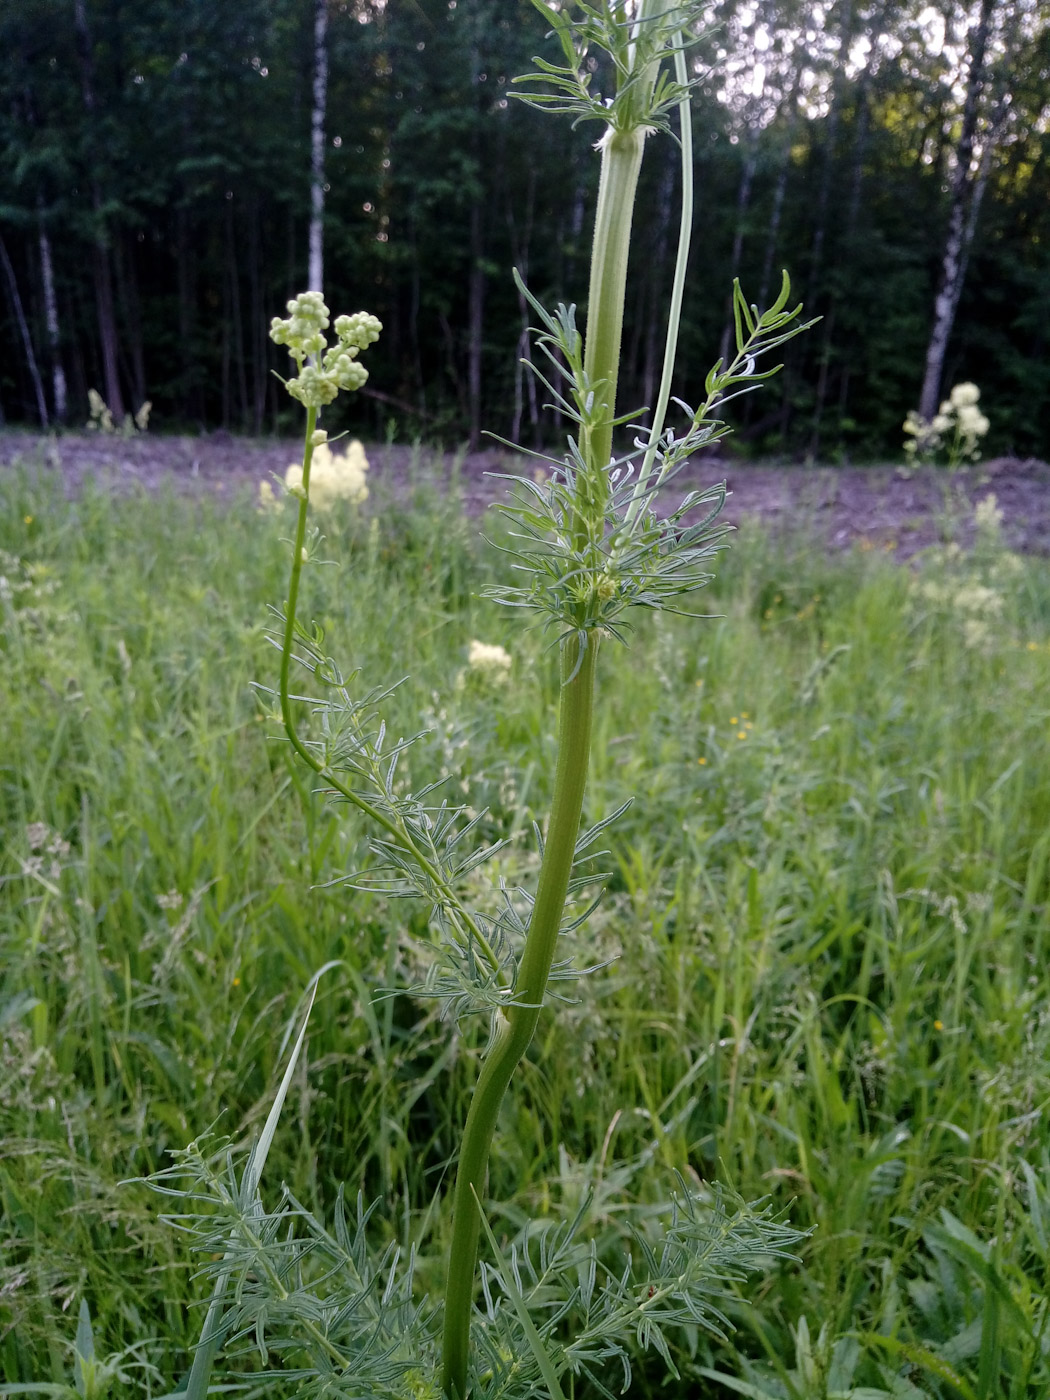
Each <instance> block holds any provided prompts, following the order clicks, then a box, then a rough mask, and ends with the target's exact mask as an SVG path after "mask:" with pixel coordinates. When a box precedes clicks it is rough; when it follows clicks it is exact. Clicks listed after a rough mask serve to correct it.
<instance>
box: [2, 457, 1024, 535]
mask: <svg viewBox="0 0 1050 1400" xmlns="http://www.w3.org/2000/svg"><path fill="white" fill-rule="evenodd" d="M298 450H299V448H298V445H297V444H296V443H294V442H291V441H280V440H276V439H273V438H269V439H250V438H235V437H232V436H230V435H229V434H227V433H210V434H207V435H204V436H200V437H190V436H184V437H161V436H155V435H152V434H140V435H136V436H135V437H131V438H123V437H120V436H104V435H102V434H99V433H63V434H62V435H61V436H60V437H44V436H42V435H41V434H39V433H30V432H20V431H16V430H7V431H4V432H2V433H0V470H4V469H11V468H14V467H15V466H17V465H18V464H21V465H22V466H24V467H25V468H27V469H29V470H32V471H41V472H46V473H51V472H58V473H60V474H61V476H62V480H63V484H64V488H65V490H66V491H67V492H69V493H70V494H76V492H77V491H79V490H80V488H81V487H82V485H83V483H84V482H85V481H86V480H87V479H89V478H93V479H94V480H95V481H96V482H97V483H98V484H99V485H101V486H104V487H106V488H107V489H111V490H115V491H128V490H134V489H137V488H139V489H145V490H147V491H157V490H162V489H165V488H166V489H169V490H174V491H176V492H178V493H179V494H184V495H189V496H194V495H204V494H211V495H212V496H215V497H217V498H219V499H226V500H233V499H235V498H237V497H238V496H244V495H245V494H246V493H249V492H255V491H257V490H258V484H259V483H260V482H262V481H266V480H269V479H271V478H272V477H273V476H275V475H276V476H278V477H283V475H284V471H285V469H286V467H287V466H288V465H289V463H291V462H292V461H294V460H295V458H296V456H297V453H298ZM366 450H367V454H368V459H369V463H370V465H371V470H370V473H369V484H370V488H371V498H370V501H369V504H368V507H367V509H369V510H377V511H382V510H386V509H397V508H402V509H403V508H404V506H405V505H406V504H407V503H409V502H410V501H411V500H412V499H413V496H414V495H415V493H416V492H417V491H418V490H419V489H421V488H422V489H424V490H426V489H430V490H436V491H439V492H441V491H448V490H455V491H457V492H458V493H459V496H460V498H461V500H462V503H463V509H464V510H465V511H466V512H467V513H468V514H469V515H472V516H476V515H480V514H481V513H482V511H483V510H484V509H485V508H486V507H487V506H488V505H490V504H491V503H492V502H493V501H495V500H499V499H502V498H505V495H506V491H507V483H506V482H505V481H502V480H500V479H499V476H498V475H496V476H494V475H493V473H506V472H522V473H524V474H528V475H532V473H533V469H534V467H535V465H536V464H535V463H534V462H533V461H532V460H530V459H528V458H522V457H514V456H512V455H511V454H509V453H506V452H500V451H495V450H487V451H482V452H472V453H468V454H466V455H465V456H464V455H463V454H462V453H459V454H452V453H440V452H435V451H431V450H429V449H420V448H412V447H401V446H396V445H394V446H387V445H383V444H375V445H373V446H370V447H368V448H367V449H366ZM723 480H724V481H726V483H727V485H728V487H729V491H730V493H731V494H730V498H729V501H728V503H727V506H726V516H727V518H728V519H729V520H731V521H732V522H733V523H734V524H743V523H745V522H746V521H748V520H757V521H760V522H762V523H764V524H766V525H769V526H772V527H774V528H777V529H779V528H781V527H786V528H790V529H792V530H800V531H809V532H810V533H812V534H813V535H814V537H815V538H817V539H819V540H822V541H824V542H825V543H826V544H827V545H828V546H829V547H830V548H833V549H847V548H849V547H851V546H853V545H858V546H860V547H862V548H872V549H883V550H886V551H887V552H893V553H895V554H897V555H898V556H899V557H901V558H908V557H909V556H911V555H912V554H914V553H916V552H917V551H918V550H920V549H922V548H925V547H926V546H927V545H930V544H932V543H934V542H935V541H936V540H937V539H938V538H939V537H940V536H941V534H942V532H943V529H944V525H945V521H946V518H947V517H948V515H949V514H951V515H952V516H953V517H954V518H955V519H956V520H957V521H959V520H960V519H961V521H962V523H961V525H960V526H959V528H958V534H959V536H960V537H961V538H962V540H963V541H964V542H965V540H966V537H967V534H968V531H969V530H971V529H972V525H971V524H970V520H969V518H970V517H972V513H973V510H972V508H973V506H975V505H976V503H977V502H978V501H980V500H982V499H983V498H984V497H986V496H988V495H989V494H994V496H995V498H996V501H997V503H998V506H999V508H1000V510H1001V511H1002V513H1003V537H1004V540H1005V542H1006V544H1007V545H1008V546H1009V547H1010V548H1011V549H1014V550H1017V551H1019V552H1021V553H1025V554H1041V555H1050V464H1047V463H1046V462H1042V461H1039V460H1038V459H1036V458H1029V459H1028V460H1022V459H1020V458H1017V457H998V458H995V459H994V460H991V461H988V462H981V463H978V464H977V465H976V466H974V467H971V468H968V469H966V470H964V471H960V472H958V473H956V474H955V475H954V476H949V474H948V473H947V472H945V471H943V470H937V469H935V468H922V469H919V470H917V471H908V470H906V469H905V468H903V467H900V466H874V467H802V466H794V465H789V466H767V465H762V466H755V465H749V464H746V463H740V462H737V461H735V460H729V459H725V458H716V457H712V458H709V459H705V460H697V461H696V462H695V463H694V464H691V465H690V467H689V468H688V470H687V473H684V474H683V475H682V476H681V477H680V478H679V480H678V484H677V485H676V488H675V492H674V494H675V496H676V498H677V496H678V495H679V494H680V493H684V491H685V490H687V489H688V488H690V487H695V486H700V485H710V484H712V483H714V482H718V481H723Z"/></svg>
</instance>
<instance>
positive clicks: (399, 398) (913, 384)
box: [0, 0, 1050, 461]
mask: <svg viewBox="0 0 1050 1400" xmlns="http://www.w3.org/2000/svg"><path fill="white" fill-rule="evenodd" d="M710 20H711V28H710V29H709V31H708V32H707V33H706V34H705V35H704V37H703V38H702V39H701V40H700V41H699V42H698V43H697V45H696V47H695V48H694V50H693V63H694V68H695V71H696V73H697V74H698V75H700V82H699V85H698V89H697V92H696V96H695V100H694V104H693V124H694V143H695V149H696V152H697V155H696V177H697V188H698V191H699V194H698V227H699V236H698V237H697V239H696V240H695V247H694V251H693V257H692V263H693V266H692V267H691V269H690V275H689V279H688V287H689V293H688V296H687V299H686V305H685V313H684V321H683V334H682V351H681V354H680V359H679V367H678V380H677V382H676V386H675V387H676V390H677V392H680V393H681V394H682V395H683V396H684V397H685V398H687V399H688V398H689V397H690V393H689V390H690V386H692V387H694V388H695V384H696V382H697V381H698V380H699V378H700V376H701V375H702V373H703V372H705V371H706V368H707V367H708V365H709V364H710V362H711V360H712V359H713V358H714V357H715V356H716V355H717V354H718V353H719V349H720V347H721V348H722V349H723V350H724V349H725V347H726V346H727V344H728V315H729V300H728V292H729V288H730V284H731V281H732V278H733V277H734V276H737V275H739V276H740V277H741V279H742V281H743V284H744V287H745V291H746V292H747V295H748V296H749V298H753V299H755V300H757V301H758V302H759V303H761V304H764V303H765V301H766V300H767V298H768V295H769V293H770V290H771V288H773V287H774V286H775V285H776V284H777V282H778V279H779V269H780V268H781V267H782V266H786V267H788V268H789V269H790V271H791V274H792V277H793V279H794V284H795V288H796V290H797V291H798V292H799V293H800V294H801V296H802V298H803V299H804V301H805V304H806V312H807V315H820V316H822V317H823V320H822V321H821V324H820V327H819V329H818V330H816V331H815V332H814V333H812V334H811V335H808V336H806V337H804V338H802V339H801V340H799V341H797V342H795V344H794V345H792V346H789V347H788V348H787V366H786V371H785V373H784V374H783V375H782V376H780V377H779V378H778V380H777V381H776V382H775V384H774V386H773V387H772V388H771V390H770V392H768V393H766V394H764V395H763V396H762V397H761V399H760V400H755V401H754V403H753V404H752V403H751V401H748V402H747V406H746V408H745V409H744V410H743V413H742V421H741V423H740V424H739V426H740V429H741V431H740V434H739V437H738V439H737V441H738V443H739V445H740V450H742V451H743V452H745V453H747V454H748V455H750V456H755V455H767V454H785V453H790V454H791V455H793V456H795V457H796V458H798V459H807V458H812V459H818V458H819V459H821V460H825V461H829V460H830V461H836V460H851V459H852V460H861V461H863V460H870V459H873V458H877V457H880V456H882V457H885V455H887V454H889V455H891V456H897V455H898V454H899V453H900V449H901V442H902V434H901V424H902V422H903V419H904V415H905V413H906V411H907V410H908V409H911V408H922V409H923V411H924V412H925V414H926V416H927V417H931V416H932V414H933V412H934V411H935V410H936V404H937V401H938V398H939V397H940V396H941V394H942V393H945V392H946V391H947V389H948V387H950V385H951V384H953V383H956V382H959V381H961V380H972V381H974V382H976V383H977V384H978V385H979V386H980V389H981V392H982V407H983V408H984V409H985V411H986V412H987V413H988V415H989V417H990V418H991V421H992V433H991V436H990V438H989V440H988V444H987V450H988V451H990V452H992V453H1004V452H1012V453H1017V454H1035V455H1040V456H1042V457H1047V456H1050V373H1048V372H1047V363H1046V356H1047V339H1048V329H1047V328H1048V326H1050V162H1048V155H1050V16H1048V13H1047V8H1046V6H1045V5H1043V4H1040V3H1038V0H1002V2H1001V3H993V0H968V2H966V3H964V2H963V0H940V3H938V4H926V3H923V2H922V0H747V2H746V3H741V0H727V2H726V3H713V4H712V5H711V6H710ZM536 53H540V54H547V56H548V57H550V56H552V51H551V41H550V40H549V39H545V37H544V34H543V23H542V19H541V18H540V16H538V15H537V13H536V11H535V10H534V8H533V7H532V5H531V4H530V3H529V0H238V3H237V4H235V5H215V4H213V3H211V0H177V3H175V0H134V3H131V0H62V3H57V0H0V98H2V100H0V150H2V158H0V286H2V293H0V344H2V345H3V346H4V353H3V354H2V355H0V421H2V422H7V423H10V424H16V423H17V424H22V425H31V424H45V425H53V424H55V423H56V422H62V421H65V422H67V423H69V424H70V425H73V426H81V425H82V424H83V423H84V421H85V420H86V418H87V415H88V390H89V389H97V390H98V391H99V392H100V393H101V394H102V395H103V397H104V398H105V400H106V402H107V403H108V405H109V407H110V409H111V410H112V411H113V414H114V417H115V418H116V420H117V421H118V422H119V421H120V420H121V419H122V418H123V416H124V414H125V413H126V412H131V413H134V412H136V411H137V410H138V409H139V407H140V406H141V405H142V403H143V402H145V401H146V400H149V401H150V402H151V404H152V419H151V426H153V427H155V428H157V429H159V430H161V431H185V430H190V431H206V430H210V429H216V428H224V429H227V430H231V431H236V432H247V433H253V434H263V433H269V432H272V431H276V432H282V431H284V430H286V429H287V430H290V429H291V427H292V423H291V421H290V409H289V408H288V406H287V401H286V397H285V396H281V395H280V394H279V385H278V384H277V381H276V379H275V378H274V376H273V375H272V374H271V373H270V371H271V369H273V368H276V367H277V360H276V354H277V352H276V351H275V348H274V347H273V346H272V345H271V344H270V342H269V340H268V339H267V334H266V332H267V328H268V325H269V321H270V318H271V316H272V315H273V314H274V313H275V312H277V311H280V310H281V309H282V308H283V305H284V302H285V300H286V299H287V297H288V296H290V295H292V294H293V293H295V292H297V291H298V290H300V289H301V288H302V287H303V286H304V285H306V283H307V280H308V277H309V276H310V275H313V277H314V279H315V280H316V276H317V274H318V273H319V271H320V267H321V261H320V260H321V236H322V234H323V254H324V291H325V294H326V296H327V298H328V300H329V302H330V303H331V304H332V305H337V306H344V305H345V306H350V305H351V304H353V305H357V304H358V303H361V304H363V305H367V306H368V307H369V309H370V310H372V311H374V312H375V313H376V314H377V315H379V316H380V318H381V319H382V321H383V323H384V326H385V331H384V335H383V339H382V341H381V343H380V345H379V346H378V347H377V348H376V350H375V352H374V354H373V357H372V371H371V373H372V378H371V383H370V385H369V386H368V389H367V390H366V394H365V396H364V397H362V398H360V399H358V401H357V403H356V405H355V407H354V409H353V410H352V411H353V413H354V415H355V417H354V420H353V423H352V426H353V427H354V428H355V430H356V431H357V432H358V433H359V434H361V435H366V436H370V437H373V438H374V437H383V436H387V437H393V436H395V435H397V436H400V437H402V438H413V437H423V438H425V439H427V440H429V441H434V442H439V441H444V442H460V441H464V440H467V441H469V442H470V444H471V445H472V446H476V445H477V441H478V437H479V434H480V432H481V430H482V428H488V429H490V430H492V431H495V432H498V433H500V434H504V435H506V436H509V437H511V438H514V439H520V440H521V441H523V442H524V443H525V444H526V445H533V444H535V443H536V442H538V441H539V440H540V439H541V437H542V434H543V432H544V427H543V418H542V403H541V402H540V401H538V400H537V393H536V386H535V383H534V381H533V379H532V376H530V375H527V374H524V373H523V371H522V367H521V364H520V361H521V359H522V358H527V356H528V354H529V349H528V343H527V338H526V324H527V312H526V307H525V304H524V301H523V299H522V298H521V297H520V296H519V295H518V293H517V292H516V290H515V287H514V284H513V282H512V279H511V276H510V270H511V267H512V266H517V267H518V268H519V269H520V270H521V271H522V273H523V274H524V275H525V277H526V278H527V280H528V282H529V284H530V286H531V287H532V289H533V290H534V291H535V292H536V294H537V295H539V296H540V298H541V299H542V300H543V301H544V302H546V303H547V304H550V303H552V302H554V301H557V300H558V299H565V300H568V301H571V300H574V299H575V298H577V297H578V296H579V295H580V293H581V291H582V290H583V283H584V278H585V271H586V259H587V255H588V251H589V248H588V243H589V238H590V231H591V226H592V209H593V202H594V197H595V185H596V180H597V164H598V163H597V162H596V161H594V160H593V159H591V158H590V153H589V151H588V145H589V143H590V141H591V140H592V139H593V133H592V132H591V131H590V129H589V128H588V127H586V126H583V127H581V128H580V129H578V130H577V131H576V132H574V133H573V134H572V135H571V136H568V135H566V134H565V133H563V132H562V131H561V129H560V128H559V140H563V141H566V142H567V143H568V144H567V147H566V150H565V151H564V152H559V155H558V159H557V160H550V159H548V151H549V141H550V139H551V130H552V128H551V127H550V126H549V124H545V122H544V118H543V116H542V114H540V113H537V112H535V111H533V110H531V109H529V108H527V107H526V106H524V104H522V103H519V102H516V101H514V100H513V98H512V96H511V94H512V91H513V86H512V79H513V77H514V76H515V75H516V74H518V73H521V72H524V71H526V69H527V67H528V65H529V61H530V59H531V57H532V56H533V55H534V54H536ZM601 78H602V75H601V74H600V73H598V74H597V75H596V83H597V84H599V85H600V82H601ZM642 181H643V185H642V191H641V197H640V202H639V213H638V219H637V222H638V225H639V227H638V233H639V239H638V244H637V246H638V247H640V248H644V249H646V250H647V256H645V257H638V258H636V260H635V265H634V267H633V272H632V282H631V288H630V293H629V306H628V324H627V327H626V335H625V366H624V370H623V371H622V374H621V382H622V385H623V393H624V401H625V402H627V401H630V402H639V403H648V402H651V401H652V399H653V397H654V390H655V380H656V375H657V373H658V363H659V356H660V352H661V348H662V344H663V325H662V320H661V315H660V307H661V306H662V305H663V302H664V299H665V297H666V293H667V290H668V287H669V282H670V276H671V267H672V261H673V241H674V229H675V227H676V224H677V212H676V211H677V205H676V201H677V197H678V189H677V185H678V182H679V176H678V156H677V152H676V151H675V149H674V148H673V145H672V144H671V143H659V144H657V143H654V145H653V148H652V150H651V152H650V154H649V157H648V158H647V160H646V162H645V165H644V168H643V173H642ZM311 244H312V245H313V247H312V250H311ZM311 285H313V281H311ZM282 397H285V402H282ZM333 426H339V425H338V424H335V423H334V422H333Z"/></svg>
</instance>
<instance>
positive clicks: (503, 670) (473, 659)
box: [467, 639, 511, 683]
mask: <svg viewBox="0 0 1050 1400" xmlns="http://www.w3.org/2000/svg"><path fill="white" fill-rule="evenodd" d="M467 665H468V666H469V667H470V669H471V670H472V671H479V672H481V674H482V675H483V676H485V677H486V678H487V679H488V680H491V681H495V682H497V683H499V682H502V681H505V680H507V679H508V678H509V676H510V668H511V656H510V652H509V651H507V650H506V649H505V648H504V647H501V646H500V645H499V644H498V643H490V642H479V641H477V640H476V639H475V640H474V641H472V642H471V643H470V646H469V648H468V650H467Z"/></svg>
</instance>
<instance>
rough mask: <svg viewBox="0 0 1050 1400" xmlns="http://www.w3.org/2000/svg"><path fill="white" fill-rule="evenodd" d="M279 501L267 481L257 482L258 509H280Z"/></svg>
mask: <svg viewBox="0 0 1050 1400" xmlns="http://www.w3.org/2000/svg"><path fill="white" fill-rule="evenodd" d="M280 505H281V503H280V501H279V500H278V499H277V495H276V493H275V491H274V489H273V487H272V486H271V485H270V483H269V482H268V481H260V482H259V509H260V510H265V511H275V510H279V509H280Z"/></svg>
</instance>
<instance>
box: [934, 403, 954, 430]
mask: <svg viewBox="0 0 1050 1400" xmlns="http://www.w3.org/2000/svg"><path fill="white" fill-rule="evenodd" d="M942 406H943V405H942ZM949 407H950V405H949ZM951 426H952V420H951V418H950V417H949V416H948V414H947V413H938V414H937V415H936V417H935V418H934V420H933V422H932V423H931V424H930V429H931V431H932V432H935V433H946V432H948V431H949V430H950V428H951Z"/></svg>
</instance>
